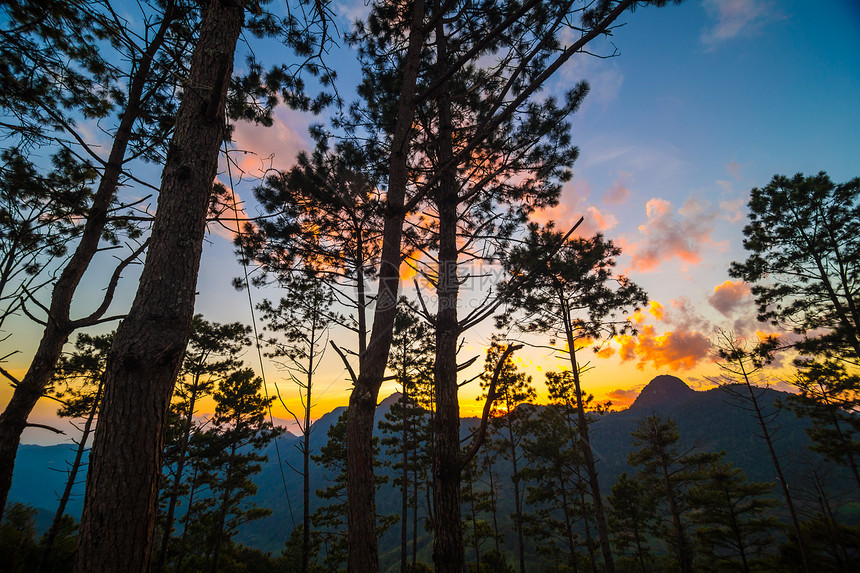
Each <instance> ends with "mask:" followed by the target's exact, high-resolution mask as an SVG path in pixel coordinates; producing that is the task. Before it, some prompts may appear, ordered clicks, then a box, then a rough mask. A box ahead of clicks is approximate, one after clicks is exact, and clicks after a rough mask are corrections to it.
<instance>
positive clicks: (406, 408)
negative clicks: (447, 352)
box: [379, 299, 433, 572]
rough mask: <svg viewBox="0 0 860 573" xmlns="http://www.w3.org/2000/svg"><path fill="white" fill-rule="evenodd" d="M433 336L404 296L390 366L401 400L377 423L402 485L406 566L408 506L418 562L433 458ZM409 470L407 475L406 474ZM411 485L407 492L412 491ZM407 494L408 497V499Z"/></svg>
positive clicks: (404, 563)
mask: <svg viewBox="0 0 860 573" xmlns="http://www.w3.org/2000/svg"><path fill="white" fill-rule="evenodd" d="M432 351H433V341H432V338H431V337H430V330H429V328H427V325H426V324H424V323H423V322H422V321H421V319H420V317H419V316H418V315H417V313H416V312H415V310H414V309H413V308H412V307H411V306H409V304H408V303H407V302H406V300H405V299H401V302H400V308H399V309H398V311H397V316H396V317H395V320H394V335H393V337H392V341H391V356H390V357H389V368H390V370H391V371H392V372H393V376H394V380H395V382H396V383H397V384H399V385H400V387H401V389H402V393H401V396H400V399H399V400H398V401H397V402H396V403H394V404H392V405H391V409H390V410H389V412H387V413H386V414H385V417H384V419H383V420H381V421H380V422H379V429H380V430H382V431H383V433H384V434H386V435H387V436H386V437H383V438H382V440H381V444H382V446H383V447H385V448H386V451H387V453H388V454H389V455H391V456H393V457H394V458H395V459H397V461H396V462H394V463H393V464H392V467H393V468H394V469H395V470H399V471H400V475H399V476H398V477H396V478H395V479H394V485H396V486H399V487H400V497H401V503H400V569H401V571H403V572H405V571H406V568H407V557H408V554H407V530H408V525H407V524H408V512H409V509H410V507H411V510H412V564H413V567H414V566H415V564H416V562H417V550H418V548H417V542H418V492H419V490H420V489H422V483H423V487H424V488H426V487H428V486H429V484H428V483H427V482H426V480H423V479H421V478H422V474H423V476H424V477H426V472H424V471H422V470H423V469H424V468H426V467H427V465H428V464H429V463H431V461H432V453H431V452H430V450H429V448H430V445H431V444H432V434H431V433H430V432H431V427H432V410H429V409H427V407H426V406H431V405H430V404H427V402H426V397H427V395H428V393H432V389H431V388H430V386H431V385H432V367H433V359H432V355H431V353H432ZM410 474H411V477H410ZM410 489H411V492H410ZM410 498H411V500H410Z"/></svg>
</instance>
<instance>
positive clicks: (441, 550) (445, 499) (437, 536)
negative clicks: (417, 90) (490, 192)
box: [433, 5, 465, 573]
mask: <svg viewBox="0 0 860 573" xmlns="http://www.w3.org/2000/svg"><path fill="white" fill-rule="evenodd" d="M437 8H438V5H437ZM435 32H436V54H437V55H436V77H438V78H444V77H446V76H447V72H448V54H447V36H446V33H445V24H444V22H443V20H442V19H441V18H438V23H437V25H436V30H435ZM447 84H448V82H447V81H445V82H443V83H442V85H441V86H440V89H439V92H438V95H437V97H436V105H437V108H438V109H437V112H438V114H439V133H438V142H437V153H438V163H439V165H443V166H447V167H443V171H442V173H441V175H440V178H439V183H438V188H437V190H436V193H435V197H434V202H435V203H436V208H437V210H438V213H439V267H438V269H439V270H438V276H437V279H436V280H437V286H436V295H437V299H438V308H437V310H436V360H435V364H434V373H433V382H434V384H435V395H436V416H435V417H434V419H433V423H434V425H435V432H434V433H435V438H436V439H435V442H434V447H433V505H434V507H435V512H434V513H435V514H436V517H435V520H434V522H433V534H434V535H433V563H434V564H435V566H436V571H437V572H438V573H461V572H462V571H463V570H464V567H465V550H464V546H463V527H462V523H461V520H460V470H461V468H460V404H459V402H458V400H457V338H458V337H459V335H460V325H459V323H458V319H457V298H458V296H459V292H460V283H459V280H458V277H457V257H458V254H459V253H458V249H457V221H458V216H457V205H458V203H459V198H458V195H459V193H458V188H457V179H456V177H457V175H456V172H455V171H454V168H455V166H454V165H453V163H452V161H451V160H452V158H453V156H454V151H453V125H452V116H451V97H450V95H449V94H448V88H447Z"/></svg>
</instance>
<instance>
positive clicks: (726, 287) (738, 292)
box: [708, 281, 750, 318]
mask: <svg viewBox="0 0 860 573" xmlns="http://www.w3.org/2000/svg"><path fill="white" fill-rule="evenodd" d="M749 295H750V286H749V285H748V284H747V283H745V282H743V281H726V282H724V283H723V284H720V285H717V286H716V287H714V292H713V294H711V295H710V296H709V297H708V303H709V304H710V305H711V306H712V307H714V308H715V309H717V310H718V311H720V313H722V315H723V316H725V317H726V318H728V317H730V316H731V315H732V314H733V313H734V312H735V310H736V309H737V308H738V307H739V306H741V305H742V304H743V303H744V301H745V300H746V299H747V298H749Z"/></svg>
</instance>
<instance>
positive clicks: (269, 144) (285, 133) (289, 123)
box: [222, 106, 312, 184]
mask: <svg viewBox="0 0 860 573" xmlns="http://www.w3.org/2000/svg"><path fill="white" fill-rule="evenodd" d="M307 126H308V118H307V116H306V115H305V114H302V113H300V112H297V111H292V110H286V109H284V108H283V106H282V107H280V108H278V110H277V111H276V112H275V119H274V124H273V125H272V127H264V126H260V125H254V124H253V123H249V122H244V121H243V122H238V123H237V124H236V129H235V131H234V132H233V143H234V149H233V150H232V151H231V152H230V156H231V158H232V159H233V161H234V162H236V164H237V166H238V169H239V171H240V172H239V173H236V172H235V168H234V173H233V174H232V175H233V177H234V178H237V177H240V176H241V175H244V174H247V175H249V176H251V177H259V176H261V175H263V174H264V173H265V172H266V170H267V169H272V168H274V169H281V170H285V169H289V168H290V167H291V166H293V165H294V164H295V162H296V156H297V155H298V153H299V152H300V151H302V150H308V149H310V148H311V147H312V145H311V142H310V140H309V139H308V137H307V136H306V135H305V134H307V131H308V130H307ZM222 172H223V167H222ZM234 184H238V181H234Z"/></svg>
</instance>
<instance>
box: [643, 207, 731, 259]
mask: <svg viewBox="0 0 860 573" xmlns="http://www.w3.org/2000/svg"><path fill="white" fill-rule="evenodd" d="M645 216H646V219H647V220H646V222H645V223H644V224H642V225H640V226H639V232H640V233H641V234H642V235H643V236H644V237H643V239H642V240H641V241H639V242H634V243H631V244H630V245H629V247H628V251H629V252H630V253H631V254H632V263H631V264H632V266H633V268H634V269H635V270H638V271H643V272H644V271H651V270H654V269H655V268H657V266H658V265H659V264H660V263H661V262H663V261H666V260H669V259H672V258H676V257H677V258H679V259H681V260H682V261H684V262H685V263H689V264H698V263H699V262H700V261H701V259H702V256H701V250H702V247H703V246H705V245H713V244H714V242H713V241H712V240H711V233H712V232H713V221H714V218H715V213H714V212H713V211H712V210H711V204H710V203H709V202H707V201H704V200H698V199H696V198H694V197H690V198H689V199H687V201H686V202H685V203H684V205H683V206H682V207H681V208H680V209H678V210H677V214H676V212H675V210H674V209H673V208H672V204H671V203H670V202H669V201H666V200H665V199H660V198H654V199H651V200H650V201H648V203H646V205H645Z"/></svg>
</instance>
